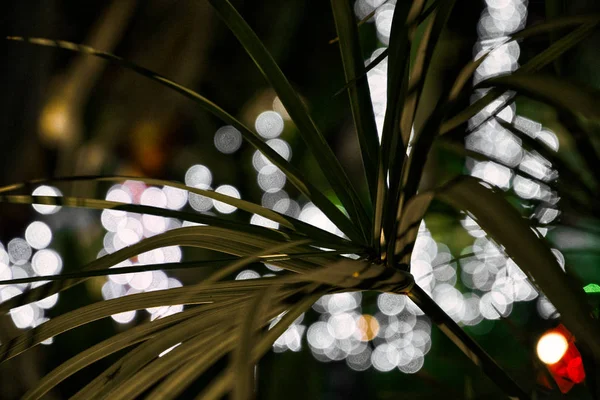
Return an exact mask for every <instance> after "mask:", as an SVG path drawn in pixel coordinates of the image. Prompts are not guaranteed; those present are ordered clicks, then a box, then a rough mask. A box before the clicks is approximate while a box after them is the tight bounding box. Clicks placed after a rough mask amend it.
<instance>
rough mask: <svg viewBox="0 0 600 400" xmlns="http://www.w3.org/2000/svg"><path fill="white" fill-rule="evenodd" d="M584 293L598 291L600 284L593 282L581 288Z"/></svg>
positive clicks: (599, 290)
mask: <svg viewBox="0 0 600 400" xmlns="http://www.w3.org/2000/svg"><path fill="white" fill-rule="evenodd" d="M583 290H585V292H586V293H600V286H599V285H597V284H595V283H590V284H589V285H587V286H586V287H584V288H583Z"/></svg>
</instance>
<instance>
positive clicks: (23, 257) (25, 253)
mask: <svg viewBox="0 0 600 400" xmlns="http://www.w3.org/2000/svg"><path fill="white" fill-rule="evenodd" d="M6 248H7V250H8V257H9V258H10V261H11V262H12V263H13V264H15V265H23V264H25V263H26V262H27V261H28V260H29V257H31V246H29V243H27V241H26V240H24V239H21V238H15V239H13V240H11V241H10V242H8V245H7V246H6Z"/></svg>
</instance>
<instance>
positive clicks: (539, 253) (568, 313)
mask: <svg viewBox="0 0 600 400" xmlns="http://www.w3.org/2000/svg"><path fill="white" fill-rule="evenodd" d="M438 197H439V198H440V199H441V200H443V201H444V202H446V203H448V204H450V205H452V206H453V207H455V208H457V209H461V210H465V211H468V212H470V213H471V215H472V216H473V217H474V218H475V220H476V221H477V223H478V224H479V226H481V228H482V229H483V230H485V231H486V232H487V233H488V234H489V235H490V236H491V237H492V238H494V239H495V240H496V241H497V242H498V243H499V244H500V245H502V246H504V248H505V249H506V253H507V254H508V255H509V256H510V257H511V258H512V259H513V260H514V261H515V262H516V263H517V265H518V266H519V267H520V268H521V269H522V270H523V271H525V272H526V273H527V274H528V275H529V277H530V278H531V279H532V282H533V283H534V284H535V285H537V286H538V287H539V288H540V289H541V290H542V291H543V292H544V294H545V295H546V296H547V297H548V299H549V300H550V301H551V302H552V304H554V306H555V307H556V308H557V310H558V312H560V314H561V318H562V320H563V321H564V323H565V325H566V326H567V327H568V328H569V330H570V331H571V332H573V334H574V335H575V336H576V337H577V340H578V341H580V342H581V343H584V344H585V345H586V346H587V347H588V348H589V349H590V351H592V353H593V354H594V356H595V357H596V358H598V359H600V342H598V340H597V339H598V337H600V329H598V326H597V323H596V321H594V320H593V319H592V318H591V310H590V309H589V307H588V304H587V302H586V299H585V296H584V291H583V290H582V289H581V287H578V286H577V285H576V284H575V283H574V282H573V281H571V277H569V276H568V275H566V274H565V273H564V272H563V270H562V269H561V267H560V266H559V265H558V262H557V260H556V257H555V256H554V254H553V253H552V252H551V251H550V248H549V247H548V246H547V244H546V243H545V242H544V241H543V240H542V239H540V238H539V237H537V236H536V234H535V233H534V232H533V230H532V229H531V227H530V226H529V225H528V223H527V221H526V220H524V219H523V218H521V215H520V214H519V213H518V212H517V211H516V210H515V209H514V208H512V206H511V205H510V204H509V203H508V202H507V201H506V200H505V199H504V198H503V196H502V194H501V193H496V192H494V191H493V190H490V189H487V188H486V187H484V186H483V184H481V183H480V182H479V181H478V180H476V179H474V178H461V179H459V180H457V181H455V182H453V183H451V184H449V185H447V186H446V187H445V188H444V189H443V190H441V191H440V192H439V195H438Z"/></svg>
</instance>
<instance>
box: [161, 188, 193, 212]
mask: <svg viewBox="0 0 600 400" xmlns="http://www.w3.org/2000/svg"><path fill="white" fill-rule="evenodd" d="M162 190H163V192H164V193H165V195H166V196H167V207H169V208H170V209H171V210H179V209H181V208H183V206H185V203H187V199H188V192H187V191H186V190H182V189H178V188H174V187H171V186H165V187H163V189H162Z"/></svg>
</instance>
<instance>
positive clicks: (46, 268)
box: [31, 249, 62, 276]
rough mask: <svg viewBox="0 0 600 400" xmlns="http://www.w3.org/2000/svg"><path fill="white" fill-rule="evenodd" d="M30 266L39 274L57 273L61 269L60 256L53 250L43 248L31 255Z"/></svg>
mask: <svg viewBox="0 0 600 400" xmlns="http://www.w3.org/2000/svg"><path fill="white" fill-rule="evenodd" d="M31 266H32V267H33V270H34V271H35V272H36V273H37V274H38V275H40V276H44V275H52V274H57V273H59V272H60V270H61V269H62V258H61V257H60V255H59V254H58V253H57V252H55V251H54V250H49V249H43V250H40V251H38V252H36V253H35V254H34V255H33V258H32V260H31Z"/></svg>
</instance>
